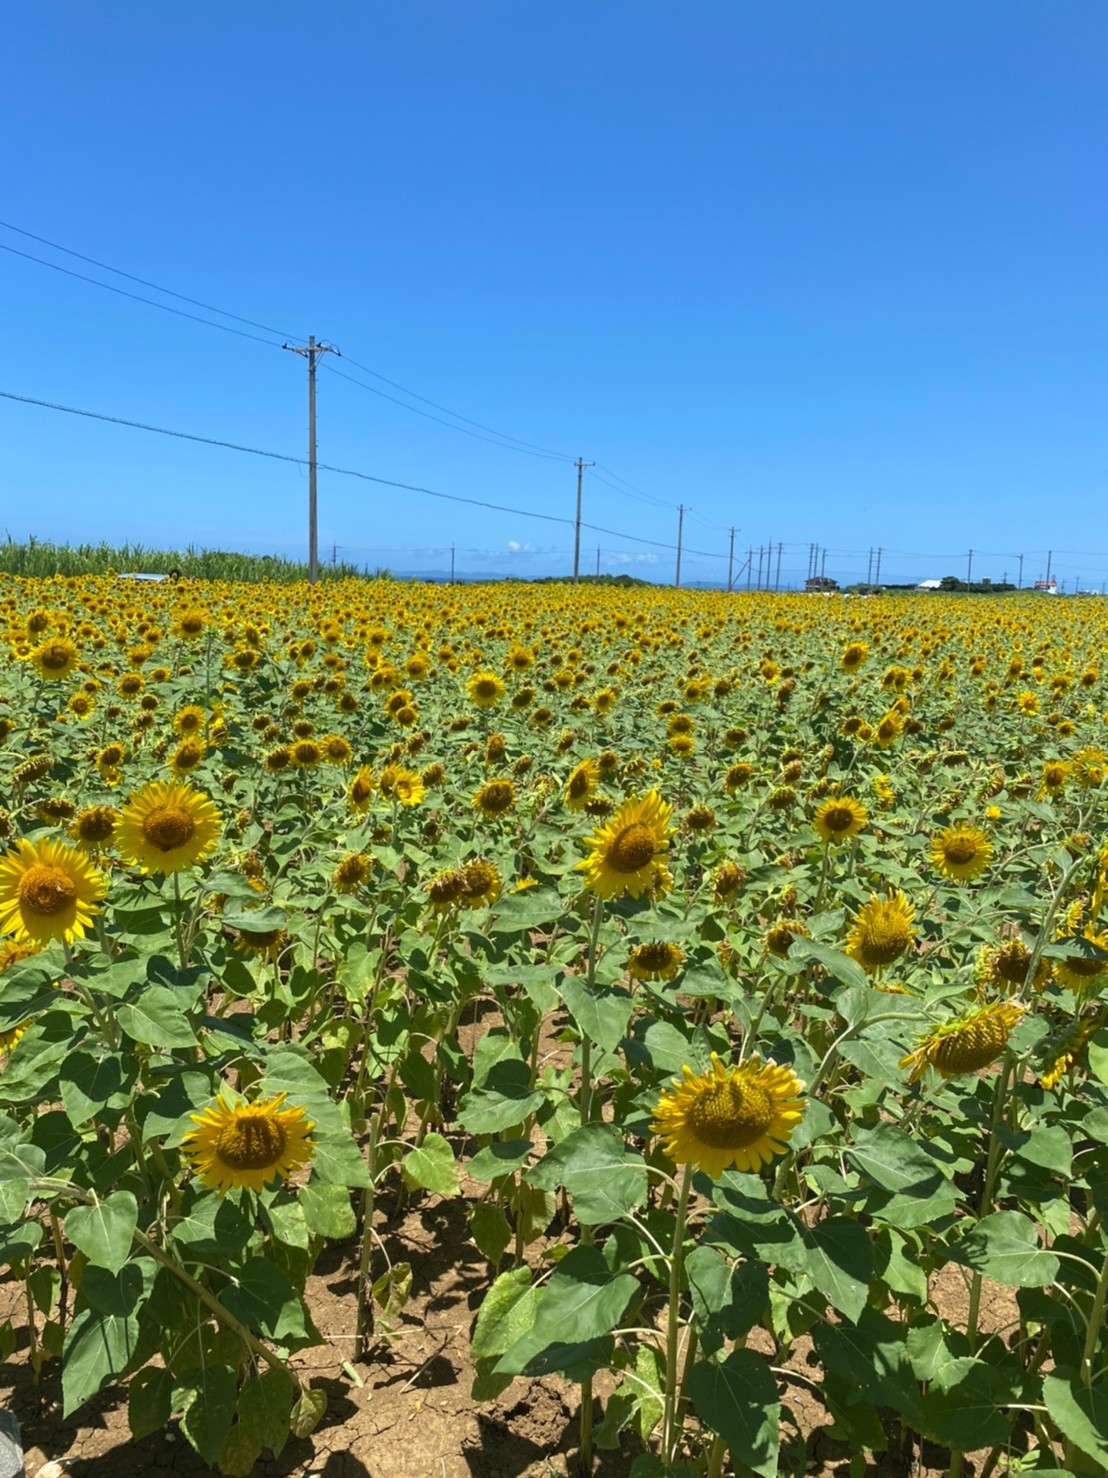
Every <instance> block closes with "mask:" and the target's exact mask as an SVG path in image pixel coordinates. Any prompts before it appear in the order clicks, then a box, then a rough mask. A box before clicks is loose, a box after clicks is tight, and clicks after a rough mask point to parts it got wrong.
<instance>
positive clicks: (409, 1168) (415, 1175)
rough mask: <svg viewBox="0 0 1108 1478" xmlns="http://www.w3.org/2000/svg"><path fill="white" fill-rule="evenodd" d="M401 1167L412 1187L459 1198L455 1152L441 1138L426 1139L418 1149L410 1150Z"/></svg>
mask: <svg viewBox="0 0 1108 1478" xmlns="http://www.w3.org/2000/svg"><path fill="white" fill-rule="evenodd" d="M400 1167H401V1169H402V1170H403V1172H404V1179H405V1180H406V1181H407V1183H408V1185H409V1186H422V1187H423V1189H424V1190H425V1191H434V1192H435V1193H436V1195H439V1196H456V1195H457V1194H458V1172H457V1169H456V1168H455V1165H454V1151H453V1150H452V1149H451V1148H450V1145H449V1144H448V1143H447V1141H446V1140H445V1139H444V1138H443V1137H442V1135H441V1134H434V1133H432V1134H428V1135H426V1137H425V1138H424V1141H423V1143H422V1144H421V1145H420V1146H419V1147H418V1148H417V1149H414V1150H409V1152H408V1153H407V1154H406V1155H405V1156H404V1158H403V1160H401V1162H400Z"/></svg>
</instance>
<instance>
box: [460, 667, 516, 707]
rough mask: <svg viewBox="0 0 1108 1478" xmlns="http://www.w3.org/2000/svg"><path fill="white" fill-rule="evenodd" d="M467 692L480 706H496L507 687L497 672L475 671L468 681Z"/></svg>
mask: <svg viewBox="0 0 1108 1478" xmlns="http://www.w3.org/2000/svg"><path fill="white" fill-rule="evenodd" d="M466 692H467V693H468V694H469V696H470V698H471V700H472V701H473V703H474V704H475V705H476V706H477V707H478V708H494V707H495V706H496V704H498V703H499V702H500V700H501V698H503V696H504V694H505V693H506V692H507V689H506V688H505V686H504V683H503V682H502V681H501V679H500V678H498V677H497V675H496V673H495V672H475V673H474V674H473V676H472V677H471V678H470V680H469V682H468V683H466Z"/></svg>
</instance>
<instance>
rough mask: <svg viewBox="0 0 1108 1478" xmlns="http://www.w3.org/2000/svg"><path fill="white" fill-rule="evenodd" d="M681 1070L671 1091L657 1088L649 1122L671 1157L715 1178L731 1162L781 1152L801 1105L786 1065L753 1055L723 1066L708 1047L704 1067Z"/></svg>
mask: <svg viewBox="0 0 1108 1478" xmlns="http://www.w3.org/2000/svg"><path fill="white" fill-rule="evenodd" d="M682 1074H683V1077H681V1078H675V1079H674V1080H673V1087H674V1089H675V1090H676V1091H674V1092H667V1091H665V1090H663V1092H662V1096H661V1098H660V1099H659V1101H658V1106H657V1108H656V1109H655V1110H654V1122H653V1123H652V1124H651V1126H650V1128H651V1131H652V1132H653V1133H654V1134H657V1135H660V1136H661V1138H662V1144H663V1147H664V1149H665V1152H666V1154H667V1155H668V1156H669V1157H670V1159H671V1160H674V1161H676V1163H677V1164H679V1165H695V1166H696V1167H697V1169H699V1170H703V1171H704V1172H705V1174H706V1175H708V1176H710V1177H711V1179H712V1180H718V1179H719V1177H720V1176H721V1175H722V1174H723V1172H724V1171H725V1170H727V1169H729V1168H730V1167H731V1166H734V1167H735V1169H736V1170H741V1171H746V1172H750V1171H758V1170H760V1169H761V1168H762V1166H763V1165H768V1164H769V1163H770V1162H771V1161H772V1160H773V1159H774V1158H775V1156H777V1155H783V1154H785V1152H786V1150H787V1149H788V1142H789V1136H790V1135H791V1134H792V1131H793V1129H794V1128H795V1127H796V1125H797V1124H798V1123H799V1122H800V1120H801V1118H802V1117H803V1115H804V1108H805V1101H804V1099H803V1098H802V1097H801V1092H802V1084H801V1083H800V1080H799V1079H798V1078H797V1076H796V1074H795V1073H794V1072H793V1070H792V1069H791V1068H788V1067H778V1065H777V1064H776V1063H775V1062H773V1061H772V1060H771V1061H769V1062H767V1063H765V1065H764V1066H763V1064H762V1062H761V1059H760V1058H758V1057H752V1058H751V1059H750V1060H749V1061H748V1062H745V1063H743V1065H742V1066H741V1067H731V1068H729V1067H725V1066H724V1064H723V1063H722V1062H721V1061H720V1059H719V1057H717V1056H716V1054H715V1053H714V1052H713V1053H712V1065H711V1068H710V1069H709V1071H708V1072H706V1073H694V1072H693V1070H692V1069H691V1068H689V1067H685V1068H683V1069H682Z"/></svg>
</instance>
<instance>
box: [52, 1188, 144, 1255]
mask: <svg viewBox="0 0 1108 1478" xmlns="http://www.w3.org/2000/svg"><path fill="white" fill-rule="evenodd" d="M137 1226H138V1202H137V1201H136V1200H135V1198H134V1196H132V1195H131V1192H130V1191H114V1192H113V1193H112V1194H111V1195H110V1196H108V1198H107V1199H106V1200H104V1201H100V1202H98V1203H97V1204H96V1205H95V1206H74V1208H73V1210H72V1211H71V1212H70V1213H69V1215H68V1216H67V1217H66V1219H65V1234H66V1236H67V1237H68V1238H69V1240H70V1241H71V1242H72V1243H73V1244H74V1246H75V1247H79V1248H80V1250H81V1251H82V1252H83V1253H84V1254H85V1256H86V1257H87V1258H88V1260H89V1262H92V1263H96V1264H98V1265H99V1266H100V1267H102V1268H107V1270H108V1271H109V1273H118V1272H119V1270H120V1268H121V1267H122V1266H123V1264H124V1263H125V1262H126V1261H127V1259H128V1257H130V1255H131V1243H132V1240H133V1238H134V1235H135V1228H136V1227H137Z"/></svg>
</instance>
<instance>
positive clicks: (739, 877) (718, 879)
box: [712, 859, 746, 903]
mask: <svg viewBox="0 0 1108 1478" xmlns="http://www.w3.org/2000/svg"><path fill="white" fill-rule="evenodd" d="M745 882H746V873H745V872H744V871H743V870H742V868H741V867H740V866H739V865H738V863H737V862H731V861H730V860H729V859H728V860H726V861H724V862H721V863H720V865H719V866H718V867H717V868H716V872H715V876H714V877H713V879H712V896H713V897H714V898H715V900H716V902H717V903H726V902H727V901H728V899H730V898H733V897H734V896H735V894H736V893H737V892H738V891H739V889H740V888H741V887H742V885H743V884H744V883H745Z"/></svg>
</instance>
